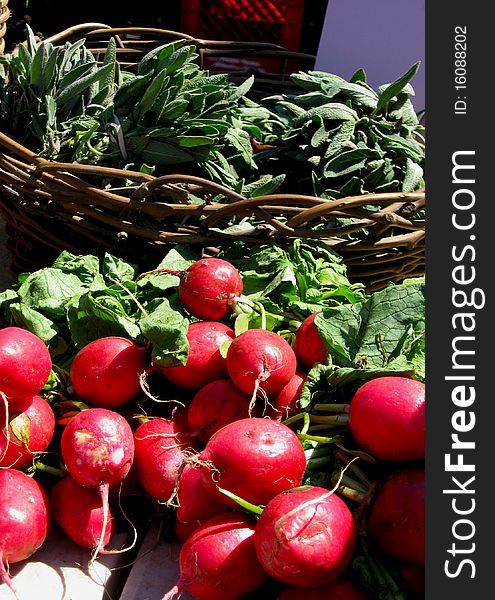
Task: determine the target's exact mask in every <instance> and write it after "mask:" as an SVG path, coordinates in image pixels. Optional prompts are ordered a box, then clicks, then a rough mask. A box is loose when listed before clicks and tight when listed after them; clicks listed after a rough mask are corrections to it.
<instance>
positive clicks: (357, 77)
mask: <svg viewBox="0 0 495 600" xmlns="http://www.w3.org/2000/svg"><path fill="white" fill-rule="evenodd" d="M349 81H350V82H352V83H357V82H358V81H362V82H363V83H366V72H365V70H364V69H358V70H357V71H356V72H355V73H354V74H353V75H352V77H351V78H350V79H349Z"/></svg>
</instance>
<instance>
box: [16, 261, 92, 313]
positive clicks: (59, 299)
mask: <svg viewBox="0 0 495 600" xmlns="http://www.w3.org/2000/svg"><path fill="white" fill-rule="evenodd" d="M86 289H87V288H86V287H85V286H84V284H83V283H82V282H81V280H80V279H79V278H78V277H77V276H76V275H73V274H72V273H64V272H63V271H61V270H60V269H57V268H53V267H46V268H43V269H40V270H38V271H35V272H34V273H31V274H30V275H28V277H27V278H26V279H25V280H24V282H23V283H22V285H21V286H20V287H19V290H18V293H19V297H20V298H21V300H22V301H23V302H24V304H25V305H26V306H28V307H29V308H32V309H34V310H38V311H41V312H43V313H44V314H47V315H54V316H60V315H63V314H64V312H65V306H66V304H67V302H69V301H70V299H71V298H72V297H73V296H75V295H77V294H81V293H83V292H85V291H86Z"/></svg>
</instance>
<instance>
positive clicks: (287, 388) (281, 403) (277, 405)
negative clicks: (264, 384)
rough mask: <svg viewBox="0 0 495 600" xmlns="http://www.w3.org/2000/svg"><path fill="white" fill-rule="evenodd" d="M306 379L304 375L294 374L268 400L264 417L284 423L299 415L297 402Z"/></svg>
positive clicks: (299, 410)
mask: <svg viewBox="0 0 495 600" xmlns="http://www.w3.org/2000/svg"><path fill="white" fill-rule="evenodd" d="M306 379H307V375H306V374H304V373H296V374H295V375H294V376H293V377H292V378H291V379H290V380H289V382H288V383H286V384H285V385H284V387H283V388H282V389H281V390H280V391H279V392H278V393H277V394H275V396H272V397H271V398H270V399H269V401H268V406H267V409H266V416H267V417H270V418H271V419H277V420H279V421H284V420H285V419H288V418H289V417H293V416H294V415H297V414H298V413H300V412H301V408H300V407H299V404H298V402H299V398H300V397H301V391H302V388H303V386H304V383H305V381H306Z"/></svg>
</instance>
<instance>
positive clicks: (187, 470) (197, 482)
mask: <svg viewBox="0 0 495 600" xmlns="http://www.w3.org/2000/svg"><path fill="white" fill-rule="evenodd" d="M177 503H178V507H177V510H176V515H177V519H178V520H179V521H181V522H183V523H191V522H195V521H206V520H208V519H211V518H213V517H216V516H217V515H220V514H222V513H224V512H227V511H228V510H230V509H229V508H228V507H227V506H225V504H224V502H223V501H220V499H219V498H217V496H216V495H215V494H214V492H213V491H212V489H211V486H209V485H206V484H205V482H204V480H203V476H202V473H201V470H200V469H197V468H195V467H194V466H192V465H187V464H186V465H185V467H184V468H183V469H182V471H181V473H180V476H179V482H178V488H177Z"/></svg>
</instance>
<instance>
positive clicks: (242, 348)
mask: <svg viewBox="0 0 495 600" xmlns="http://www.w3.org/2000/svg"><path fill="white" fill-rule="evenodd" d="M227 369H228V372H229V375H230V378H231V379H232V381H233V382H234V383H235V384H236V386H237V387H238V388H239V389H241V390H242V391H243V392H246V394H250V395H252V394H256V393H257V391H258V388H261V389H262V390H263V391H264V392H265V393H266V394H268V395H270V394H275V393H276V392H278V391H279V390H281V389H282V388H283V387H284V385H285V384H286V383H288V382H289V381H290V379H291V378H292V377H293V376H294V374H295V372H296V355H295V354H294V351H293V350H292V348H291V347H290V345H289V344H288V343H287V342H286V341H285V339H284V338H283V337H282V336H280V335H278V334H277V333H274V332H273V331H267V330H265V329H248V330H247V331H244V332H243V333H241V334H240V335H238V336H237V337H236V338H235V340H234V341H233V342H232V344H231V345H230V347H229V349H228V351H227Z"/></svg>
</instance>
